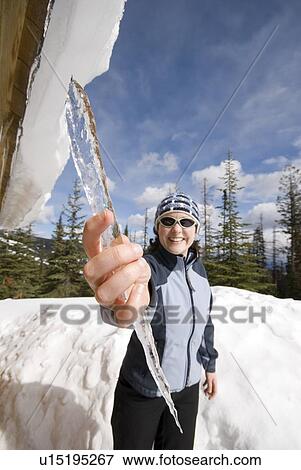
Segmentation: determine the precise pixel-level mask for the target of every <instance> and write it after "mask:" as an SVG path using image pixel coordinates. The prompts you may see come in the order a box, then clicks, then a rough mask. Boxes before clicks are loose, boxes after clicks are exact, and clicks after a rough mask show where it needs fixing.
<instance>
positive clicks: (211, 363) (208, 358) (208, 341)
mask: <svg viewBox="0 0 301 470" xmlns="http://www.w3.org/2000/svg"><path fill="white" fill-rule="evenodd" d="M212 302H213V296H212V293H211V297H210V307H209V316H208V320H207V323H206V326H205V330H204V334H203V338H202V343H201V346H200V347H199V351H198V359H199V362H201V364H202V365H203V367H204V370H205V371H206V372H215V363H216V359H217V358H218V352H217V350H216V349H215V348H214V325H213V323H212V319H211V315H210V312H211V309H212Z"/></svg>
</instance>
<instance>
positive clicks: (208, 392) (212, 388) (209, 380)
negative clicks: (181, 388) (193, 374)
mask: <svg viewBox="0 0 301 470" xmlns="http://www.w3.org/2000/svg"><path fill="white" fill-rule="evenodd" d="M205 375H206V380H205V382H204V383H203V390H204V393H205V396H206V397H207V398H208V399H209V400H211V399H212V398H214V397H215V396H216V394H217V377H216V373H215V372H205Z"/></svg>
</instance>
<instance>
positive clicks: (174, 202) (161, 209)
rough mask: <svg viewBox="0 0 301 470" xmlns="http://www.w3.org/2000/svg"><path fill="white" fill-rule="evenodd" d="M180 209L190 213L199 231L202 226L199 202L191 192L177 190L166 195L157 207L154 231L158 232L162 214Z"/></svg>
mask: <svg viewBox="0 0 301 470" xmlns="http://www.w3.org/2000/svg"><path fill="white" fill-rule="evenodd" d="M173 211H180V212H185V213H186V214H189V215H190V217H191V218H192V219H193V220H195V222H196V223H197V230H196V231H197V232H198V230H199V227H200V222H201V220H200V211H199V208H198V206H197V203H196V202H195V201H194V200H193V199H192V198H191V197H190V196H189V194H186V193H183V192H175V193H172V194H169V195H168V196H166V197H165V198H164V199H162V201H161V202H160V204H159V205H158V207H157V210H156V215H155V222H154V229H153V230H154V233H155V234H157V226H158V219H159V217H160V216H161V215H162V214H165V213H168V212H173Z"/></svg>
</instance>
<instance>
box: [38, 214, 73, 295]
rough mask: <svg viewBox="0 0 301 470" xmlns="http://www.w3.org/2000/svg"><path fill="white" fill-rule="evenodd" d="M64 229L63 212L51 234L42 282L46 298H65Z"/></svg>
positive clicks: (65, 262)
mask: <svg viewBox="0 0 301 470" xmlns="http://www.w3.org/2000/svg"><path fill="white" fill-rule="evenodd" d="M65 236H66V233H65V228H64V224H63V212H61V214H60V216H59V220H58V222H57V223H56V226H55V230H54V233H53V234H52V240H53V243H52V250H51V254H50V256H49V258H48V266H47V268H46V272H45V278H44V282H43V287H42V289H43V294H44V296H46V297H65V296H66V291H67V289H68V287H67V285H66V283H68V282H69V277H68V272H69V267H68V260H67V258H66V241H65Z"/></svg>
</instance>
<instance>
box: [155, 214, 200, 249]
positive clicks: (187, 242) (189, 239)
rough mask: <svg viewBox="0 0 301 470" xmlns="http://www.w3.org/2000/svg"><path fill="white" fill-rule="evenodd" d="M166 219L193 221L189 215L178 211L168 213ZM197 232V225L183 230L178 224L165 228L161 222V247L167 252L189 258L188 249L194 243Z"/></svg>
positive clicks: (159, 231) (159, 230) (159, 226)
mask: <svg viewBox="0 0 301 470" xmlns="http://www.w3.org/2000/svg"><path fill="white" fill-rule="evenodd" d="M163 216H164V215H163ZM166 217H173V218H174V219H191V217H189V214H186V213H185V212H178V211H175V212H168V214H166ZM195 232H196V225H195V224H194V225H192V227H187V228H183V227H182V226H181V225H180V224H179V223H176V224H175V225H174V226H173V227H164V226H163V225H162V224H161V223H160V222H159V224H158V236H159V240H160V243H161V245H162V246H163V247H164V248H165V250H167V251H169V252H170V253H173V254H174V255H183V256H187V252H188V249H189V247H190V246H191V245H192V243H193V242H194V237H195Z"/></svg>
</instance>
